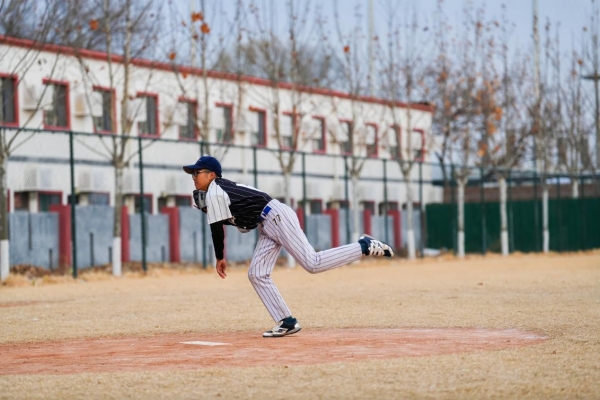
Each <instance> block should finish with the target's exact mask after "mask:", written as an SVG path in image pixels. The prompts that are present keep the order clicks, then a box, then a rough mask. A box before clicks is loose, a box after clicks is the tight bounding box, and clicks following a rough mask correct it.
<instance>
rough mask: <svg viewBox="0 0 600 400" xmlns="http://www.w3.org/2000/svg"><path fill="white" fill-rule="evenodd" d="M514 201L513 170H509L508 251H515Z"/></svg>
mask: <svg viewBox="0 0 600 400" xmlns="http://www.w3.org/2000/svg"><path fill="white" fill-rule="evenodd" d="M513 211H514V210H513V202H512V170H511V169H509V170H508V251H509V253H512V252H514V251H515V237H514V227H513V223H514V220H513V215H514V213H513Z"/></svg>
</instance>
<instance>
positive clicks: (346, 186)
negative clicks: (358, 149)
mask: <svg viewBox="0 0 600 400" xmlns="http://www.w3.org/2000/svg"><path fill="white" fill-rule="evenodd" d="M344 184H345V187H344V196H345V197H346V243H350V201H349V200H348V156H344ZM355 200H356V199H355Z"/></svg>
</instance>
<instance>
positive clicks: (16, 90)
mask: <svg viewBox="0 0 600 400" xmlns="http://www.w3.org/2000/svg"><path fill="white" fill-rule="evenodd" d="M0 78H12V80H13V81H14V83H13V85H14V87H13V93H14V95H13V107H14V113H15V122H2V121H0V125H1V126H7V127H14V126H19V114H21V112H20V109H19V77H18V76H17V75H15V74H5V73H3V72H0Z"/></svg>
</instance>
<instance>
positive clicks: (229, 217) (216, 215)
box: [206, 178, 271, 232]
mask: <svg viewBox="0 0 600 400" xmlns="http://www.w3.org/2000/svg"><path fill="white" fill-rule="evenodd" d="M269 201H271V197H270V196H269V195H268V194H266V193H265V192H261V191H260V190H258V189H256V188H253V187H252V186H247V185H243V184H241V183H236V182H232V181H230V180H227V179H223V178H217V179H215V180H214V181H212V182H211V183H210V185H209V186H208V190H207V191H206V206H207V207H206V208H207V213H206V215H207V217H208V223H209V224H213V223H215V222H219V221H223V220H225V221H227V223H228V224H231V225H234V226H236V227H237V228H238V229H239V230H240V231H242V232H248V231H250V230H252V229H254V228H256V227H257V225H258V217H259V216H260V213H261V211H262V210H263V208H265V206H266V205H267V203H268V202H269Z"/></svg>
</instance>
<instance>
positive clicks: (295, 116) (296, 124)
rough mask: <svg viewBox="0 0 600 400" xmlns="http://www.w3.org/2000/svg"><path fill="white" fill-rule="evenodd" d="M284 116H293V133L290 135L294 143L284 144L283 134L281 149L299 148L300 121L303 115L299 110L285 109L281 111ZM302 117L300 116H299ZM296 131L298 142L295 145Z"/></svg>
mask: <svg viewBox="0 0 600 400" xmlns="http://www.w3.org/2000/svg"><path fill="white" fill-rule="evenodd" d="M281 115H282V116H284V117H292V134H291V135H290V138H291V139H292V145H291V146H284V143H283V136H282V140H281V149H282V150H297V149H298V143H299V142H300V124H299V121H300V120H301V119H302V115H301V114H300V113H299V112H297V111H296V112H294V111H284V112H282V113H281ZM298 117H300V118H298ZM294 131H295V132H296V144H295V145H294Z"/></svg>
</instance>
